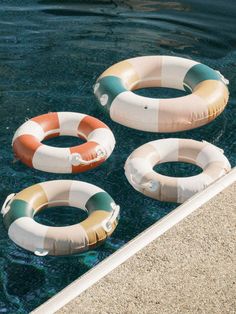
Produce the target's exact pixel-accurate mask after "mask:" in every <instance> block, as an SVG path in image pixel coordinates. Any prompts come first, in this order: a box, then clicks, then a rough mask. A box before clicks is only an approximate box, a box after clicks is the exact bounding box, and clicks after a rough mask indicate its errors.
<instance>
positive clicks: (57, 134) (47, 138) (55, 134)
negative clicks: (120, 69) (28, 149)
mask: <svg viewBox="0 0 236 314" xmlns="http://www.w3.org/2000/svg"><path fill="white" fill-rule="evenodd" d="M58 136H60V133H58V132H57V133H52V134H49V135H48V136H46V137H45V138H44V139H43V140H44V141H45V140H49V139H50V138H53V137H58Z"/></svg>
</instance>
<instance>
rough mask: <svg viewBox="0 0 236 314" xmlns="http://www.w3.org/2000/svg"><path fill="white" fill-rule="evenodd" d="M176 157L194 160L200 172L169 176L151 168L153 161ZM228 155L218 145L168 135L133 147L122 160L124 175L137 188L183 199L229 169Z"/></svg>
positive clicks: (159, 197) (163, 197)
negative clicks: (186, 175) (184, 175)
mask: <svg viewBox="0 0 236 314" xmlns="http://www.w3.org/2000/svg"><path fill="white" fill-rule="evenodd" d="M171 161H180V162H187V163H191V164H195V165H197V166H199V167H200V168H202V169H203V171H202V173H200V174H198V175H195V176H190V177H180V178H177V177H169V176H165V175H161V174H159V173H157V172H155V171H154V170H153V167H154V166H155V165H157V164H160V163H164V162H171ZM230 168H231V167H230V164H229V161H228V159H227V158H226V157H225V156H224V154H223V151H222V150H221V149H219V148H218V147H216V146H214V145H212V144H210V143H207V142H204V141H203V142H198V141H194V140H190V139H177V138H169V139H162V140H157V141H153V142H149V143H147V144H144V145H142V146H140V147H139V148H137V149H136V150H135V151H133V153H132V154H131V155H130V156H129V158H128V159H127V161H126V163H125V175H126V177H127V179H128V181H129V183H130V184H131V185H132V186H133V187H134V188H135V189H136V190H137V191H139V192H141V193H143V194H145V195H146V196H149V197H151V198H154V199H157V200H160V201H167V202H177V203H183V202H185V201H186V200H187V199H188V198H190V197H191V196H193V195H194V194H195V193H197V192H200V191H202V190H203V189H204V188H206V187H207V186H208V185H209V184H211V183H212V182H214V181H215V180H217V179H218V178H220V177H221V176H223V175H224V174H226V173H227V172H228V171H229V170H230Z"/></svg>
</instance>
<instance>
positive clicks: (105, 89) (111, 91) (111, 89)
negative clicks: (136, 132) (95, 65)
mask: <svg viewBox="0 0 236 314" xmlns="http://www.w3.org/2000/svg"><path fill="white" fill-rule="evenodd" d="M97 83H98V84H99V88H98V89H97V90H96V92H95V96H96V97H97V99H98V101H99V103H100V98H101V96H102V95H104V94H106V95H108V101H107V103H106V105H105V106H102V107H104V109H105V110H106V111H107V112H109V111H110V107H111V104H112V102H113V100H114V99H115V98H116V97H117V95H119V94H120V93H123V92H126V91H127V89H126V88H125V87H124V85H123V83H122V81H121V79H120V78H119V77H117V76H105V77H103V78H101V79H100V80H99V81H97Z"/></svg>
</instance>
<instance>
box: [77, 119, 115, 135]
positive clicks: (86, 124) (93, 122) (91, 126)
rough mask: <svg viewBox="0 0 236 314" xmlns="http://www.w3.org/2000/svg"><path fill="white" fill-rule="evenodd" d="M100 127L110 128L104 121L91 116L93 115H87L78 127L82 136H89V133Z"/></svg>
mask: <svg viewBox="0 0 236 314" xmlns="http://www.w3.org/2000/svg"><path fill="white" fill-rule="evenodd" d="M99 128H106V129H109V128H108V126H107V125H106V124H105V123H103V122H102V121H100V120H98V119H96V118H94V117H91V116H86V117H84V118H83V119H82V120H81V122H80V124H79V127H78V133H79V135H80V136H81V137H83V138H87V137H88V135H89V134H90V133H91V132H92V131H94V130H95V129H99Z"/></svg>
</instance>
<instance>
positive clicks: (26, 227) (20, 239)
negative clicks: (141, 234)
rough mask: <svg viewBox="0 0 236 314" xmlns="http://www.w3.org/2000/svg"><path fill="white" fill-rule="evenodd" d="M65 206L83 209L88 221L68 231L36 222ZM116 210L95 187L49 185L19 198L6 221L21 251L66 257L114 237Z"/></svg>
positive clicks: (65, 182) (75, 183) (67, 182)
mask: <svg viewBox="0 0 236 314" xmlns="http://www.w3.org/2000/svg"><path fill="white" fill-rule="evenodd" d="M63 205H67V206H73V207H78V208H81V209H83V210H84V211H86V212H87V213H88V218H87V219H85V220H84V221H82V222H81V223H78V224H75V225H72V226H66V227H49V226H45V225H41V224H39V223H37V222H36V221H35V220H34V219H33V217H34V215H35V214H36V213H37V212H38V211H40V210H42V209H43V208H45V207H52V206H63ZM114 206H115V202H114V200H113V199H112V198H111V196H110V195H109V194H108V193H106V192H105V191H103V190H102V189H100V188H98V187H96V186H94V185H92V184H89V183H86V182H80V181H72V180H57V181H48V182H43V183H39V184H36V185H33V186H31V187H29V188H26V189H24V190H23V191H21V192H20V193H18V194H16V195H15V196H14V198H13V199H12V200H11V201H10V203H9V204H8V207H9V209H8V211H7V212H6V213H5V214H4V217H3V221H4V224H5V227H6V228H7V230H8V235H9V237H10V239H11V240H12V241H14V242H15V243H16V244H17V245H19V246H20V247H22V248H24V249H26V250H29V251H31V252H38V251H39V252H47V253H48V254H49V255H67V254H72V253H79V252H83V251H86V250H88V249H91V248H94V247H96V246H98V245H99V244H100V243H102V242H103V241H105V240H106V238H107V237H109V236H110V235H111V234H112V233H113V231H114V230H115V228H116V226H117V224H118V220H119V211H114V208H115V207H114ZM111 217H112V218H111ZM107 221H108V222H109V221H110V228H109V230H107V229H106V228H105V227H104V223H106V222H107Z"/></svg>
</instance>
